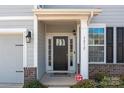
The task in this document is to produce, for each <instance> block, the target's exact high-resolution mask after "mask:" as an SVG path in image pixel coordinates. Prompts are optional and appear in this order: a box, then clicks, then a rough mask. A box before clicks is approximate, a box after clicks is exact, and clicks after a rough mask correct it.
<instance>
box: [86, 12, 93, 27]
mask: <svg viewBox="0 0 124 93" xmlns="http://www.w3.org/2000/svg"><path fill="white" fill-rule="evenodd" d="M93 16H94V11H91V12H90V16H89V19H88V22H87V24H88V25H89V24H90V22H91V20H92V18H93Z"/></svg>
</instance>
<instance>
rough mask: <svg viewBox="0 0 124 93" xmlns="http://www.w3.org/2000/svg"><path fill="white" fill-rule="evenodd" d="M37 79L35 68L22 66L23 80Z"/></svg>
mask: <svg viewBox="0 0 124 93" xmlns="http://www.w3.org/2000/svg"><path fill="white" fill-rule="evenodd" d="M36 79H37V68H35V67H26V68H24V82H30V81H33V80H36Z"/></svg>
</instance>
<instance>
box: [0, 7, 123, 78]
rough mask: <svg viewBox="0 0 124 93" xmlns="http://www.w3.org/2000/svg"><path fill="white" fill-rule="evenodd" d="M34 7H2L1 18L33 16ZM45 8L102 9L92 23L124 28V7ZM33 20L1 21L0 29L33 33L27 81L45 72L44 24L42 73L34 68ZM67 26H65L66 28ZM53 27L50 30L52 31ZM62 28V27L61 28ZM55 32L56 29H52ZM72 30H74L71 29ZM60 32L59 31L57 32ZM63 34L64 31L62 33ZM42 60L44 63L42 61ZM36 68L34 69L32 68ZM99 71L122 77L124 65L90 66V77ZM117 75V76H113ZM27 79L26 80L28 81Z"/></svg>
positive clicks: (26, 75) (40, 63)
mask: <svg viewBox="0 0 124 93" xmlns="http://www.w3.org/2000/svg"><path fill="white" fill-rule="evenodd" d="M33 8H34V6H29V5H25V6H19V5H18V6H15V5H13V6H8V5H7V6H5V5H4V6H0V17H5V16H7V17H8V16H10V17H12V16H32V17H33V12H32V9H33ZM44 8H46V9H48V8H50V9H55V8H56V9H59V8H60V9H67V8H69V9H92V8H100V9H102V13H101V14H100V15H98V16H95V17H94V18H93V19H92V21H91V23H105V24H106V25H107V26H113V27H117V26H124V6H121V5H119V6H111V5H109V6H102V5H95V6H93V5H91V6H83V5H78V6H65V5H63V6H60V5H59V6H57V5H56V6H55V5H54V6H51V5H50V6H47V5H45V6H44ZM33 23H34V21H33V20H5V21H4V20H0V28H27V29H29V30H31V31H32V39H31V43H29V44H27V67H29V68H27V67H26V68H25V69H24V70H25V71H24V72H25V77H27V79H30V77H32V78H31V79H36V73H38V75H39V76H38V78H40V77H41V76H42V75H43V73H44V72H45V63H44V62H45V37H44V36H45V35H44V34H45V32H44V31H42V30H44V26H43V25H44V24H43V23H40V24H39V32H38V40H39V41H38V49H40V50H38V70H39V71H40V72H37V68H35V67H34V46H33V45H34V37H33V36H34V33H33V32H34V27H33ZM64 27H66V26H63V27H62V28H64ZM51 28H52V27H49V28H48V31H49V29H50V30H51ZM60 28H61V27H60ZM60 28H59V27H58V29H60ZM52 29H53V30H54V31H55V29H54V28H52ZM67 29H70V28H67ZM71 30H72V29H71ZM55 32H58V31H55ZM60 32H62V31H60ZM41 60H42V61H41ZM32 67H34V68H32ZM98 71H106V72H107V73H109V74H110V75H120V74H122V73H124V72H123V71H124V70H123V65H122V64H90V65H89V76H91V77H92V76H94V75H95V73H97V72H98ZM113 73H115V74H113ZM27 79H26V80H27Z"/></svg>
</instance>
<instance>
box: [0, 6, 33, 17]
mask: <svg viewBox="0 0 124 93" xmlns="http://www.w3.org/2000/svg"><path fill="white" fill-rule="evenodd" d="M32 9H33V5H0V16H33V12H32Z"/></svg>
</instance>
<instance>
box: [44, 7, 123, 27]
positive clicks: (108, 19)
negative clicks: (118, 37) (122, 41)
mask: <svg viewBox="0 0 124 93" xmlns="http://www.w3.org/2000/svg"><path fill="white" fill-rule="evenodd" d="M44 8H51V9H55V8H56V9H67V8H68V9H93V8H100V9H102V13H101V14H100V15H98V16H96V17H94V18H93V20H92V22H91V23H105V24H107V26H124V5H108V6H107V5H76V6H75V5H70V6H69V5H63V6H62V5H54V6H52V5H46V6H44Z"/></svg>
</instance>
